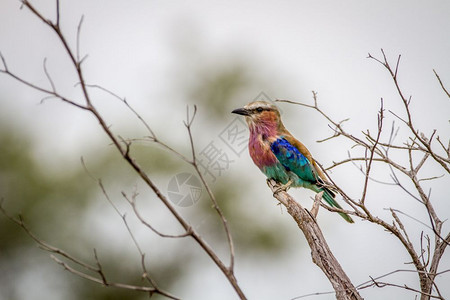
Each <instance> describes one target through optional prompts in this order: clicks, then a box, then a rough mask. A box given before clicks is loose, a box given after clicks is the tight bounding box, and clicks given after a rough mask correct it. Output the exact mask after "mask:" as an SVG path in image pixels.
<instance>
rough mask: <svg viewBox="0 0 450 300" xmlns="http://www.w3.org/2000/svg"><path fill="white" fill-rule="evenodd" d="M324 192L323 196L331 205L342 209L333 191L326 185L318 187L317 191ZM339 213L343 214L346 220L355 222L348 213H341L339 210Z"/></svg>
mask: <svg viewBox="0 0 450 300" xmlns="http://www.w3.org/2000/svg"><path fill="white" fill-rule="evenodd" d="M322 191H323V192H324V193H323V195H322V198H323V199H324V200H325V201H326V202H327V203H328V204H329V205H330V206H331V207H335V208H340V209H342V206H340V205H339V203H337V202H336V200H335V199H334V193H333V192H332V191H330V190H329V189H328V188H326V187H317V192H322ZM338 214H340V215H341V217H342V218H344V220H345V221H347V222H349V223H354V221H353V219H352V218H351V217H350V216H349V215H347V214H346V213H340V212H338Z"/></svg>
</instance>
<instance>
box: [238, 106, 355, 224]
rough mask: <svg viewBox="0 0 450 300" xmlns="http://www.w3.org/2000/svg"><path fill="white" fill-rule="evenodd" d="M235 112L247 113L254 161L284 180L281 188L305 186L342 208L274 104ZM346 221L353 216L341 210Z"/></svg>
mask: <svg viewBox="0 0 450 300" xmlns="http://www.w3.org/2000/svg"><path fill="white" fill-rule="evenodd" d="M232 113H235V114H238V115H243V116H245V120H246V121H247V124H248V127H249V129H250V138H249V141H248V150H249V152H250V156H251V158H252V159H253V162H254V163H255V165H256V166H258V168H259V169H260V170H261V171H262V172H263V173H264V174H265V175H266V176H267V178H269V179H275V180H276V181H277V182H279V183H281V184H282V186H281V187H280V188H279V190H285V191H286V190H287V189H288V188H289V187H291V186H292V187H304V188H307V189H310V190H312V191H314V192H316V193H319V192H322V191H323V195H322V198H323V199H324V200H325V201H326V202H327V203H328V204H329V205H331V206H332V207H336V208H341V206H340V205H339V204H338V203H337V202H336V200H335V199H334V196H335V194H334V192H332V191H331V190H330V189H329V188H328V187H327V186H326V183H325V182H326V177H325V174H324V173H323V172H322V171H321V170H320V169H319V167H318V166H317V164H316V162H315V161H314V159H313V158H312V156H311V153H309V151H308V149H307V148H306V147H305V146H304V145H303V144H302V143H300V142H299V141H298V140H296V139H295V138H294V137H293V136H292V134H291V133H290V132H289V131H287V129H286V128H285V127H284V125H283V122H282V121H281V117H280V112H279V110H278V108H277V107H276V106H275V105H272V104H270V103H268V102H265V101H255V102H251V103H249V104H247V105H245V106H244V107H243V108H238V109H235V110H233V111H232ZM339 214H340V215H341V216H342V217H343V218H344V219H345V220H346V221H347V222H349V223H353V220H352V218H351V217H350V216H349V215H347V214H345V213H339Z"/></svg>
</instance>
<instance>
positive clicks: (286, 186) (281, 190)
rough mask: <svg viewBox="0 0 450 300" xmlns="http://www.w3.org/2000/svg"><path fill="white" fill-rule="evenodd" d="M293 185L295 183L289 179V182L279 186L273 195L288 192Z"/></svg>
mask: <svg viewBox="0 0 450 300" xmlns="http://www.w3.org/2000/svg"><path fill="white" fill-rule="evenodd" d="M292 183H294V181H293V180H292V179H289V181H288V182H287V183H286V184H283V185H281V186H279V187H278V188H277V189H276V190H275V191H273V195H274V196H275V194H277V193H279V192H287V190H288V189H289V188H290V187H291V185H292Z"/></svg>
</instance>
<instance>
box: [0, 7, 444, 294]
mask: <svg viewBox="0 0 450 300" xmlns="http://www.w3.org/2000/svg"><path fill="white" fill-rule="evenodd" d="M53 2H54V1H50V0H46V1H39V0H35V1H32V3H35V5H36V6H37V7H38V8H39V9H41V10H42V11H43V13H44V15H47V16H52V17H53V16H54V3H53ZM19 7H20V3H19V1H13V0H1V1H0V51H1V52H2V54H3V55H4V57H5V58H6V60H7V62H8V67H9V68H10V69H11V70H13V71H14V72H16V73H18V74H21V75H23V76H24V77H25V78H27V79H28V80H30V81H32V82H35V83H38V84H41V85H45V86H48V82H47V81H46V78H45V76H44V73H43V69H42V61H43V58H44V57H47V59H48V60H47V65H48V68H49V71H50V72H51V74H52V76H53V78H54V80H55V84H56V85H57V86H58V89H59V90H60V91H62V93H64V94H66V95H70V96H76V95H78V94H77V92H76V91H75V89H74V88H73V84H74V83H75V82H76V79H75V77H74V73H73V72H72V70H71V69H70V64H69V63H68V60H67V58H66V57H65V56H64V53H63V50H62V48H61V46H60V45H59V43H58V41H57V39H56V37H55V35H54V34H53V33H52V32H50V31H49V30H48V29H47V28H46V27H45V26H44V24H42V22H40V21H38V20H37V19H36V18H34V17H32V16H31V14H30V12H29V11H28V10H27V9H22V10H20V9H19ZM61 10H62V13H61V21H62V26H63V29H64V31H65V32H66V36H67V37H68V39H69V41H70V42H71V46H72V47H74V45H75V34H76V27H77V24H78V22H79V20H80V17H81V15H84V22H83V27H82V34H81V52H82V54H88V58H87V60H86V61H85V63H84V65H83V66H84V70H85V75H86V78H87V82H88V83H93V84H99V85H102V86H104V87H106V88H109V89H112V90H113V91H114V92H115V93H117V94H119V95H121V96H126V97H127V99H128V101H129V102H130V104H131V105H133V106H134V107H135V109H136V110H137V111H139V112H140V114H141V115H142V116H143V117H144V118H146V119H147V120H149V123H151V125H152V126H153V127H154V129H155V130H156V131H157V132H162V133H166V132H168V133H170V134H167V136H168V137H167V138H168V140H169V141H170V142H172V143H174V144H178V145H182V144H184V143H185V142H186V141H187V140H186V136H185V130H184V127H183V125H182V120H183V119H184V118H185V113H186V111H185V107H186V104H195V100H194V101H192V100H186V97H185V95H184V94H183V92H184V91H185V90H182V89H180V88H178V87H180V86H183V87H186V86H189V85H196V84H199V82H200V83H201V81H202V80H205V78H201V77H199V76H198V74H199V72H198V69H199V66H200V67H201V66H204V67H205V68H214V67H220V68H223V69H225V70H226V69H227V67H228V66H227V63H228V62H230V61H233V60H237V61H243V62H246V63H248V64H249V65H250V66H252V67H251V68H250V70H249V72H250V75H251V76H255V77H257V78H259V79H260V82H266V83H267V85H261V86H255V87H254V90H248V89H247V90H245V91H243V92H242V93H241V95H239V97H240V98H239V99H235V101H234V103H224V105H226V106H227V109H226V111H231V110H232V109H234V108H236V105H237V106H243V105H244V104H246V103H247V102H249V101H251V100H252V99H253V98H255V97H256V96H257V95H258V94H259V93H260V92H261V91H263V92H265V93H266V94H267V95H269V96H270V97H272V98H274V99H275V98H278V99H290V100H297V101H304V102H309V101H312V100H311V90H315V91H318V92H319V101H320V104H321V105H323V108H324V109H325V110H326V111H328V112H330V113H331V115H332V116H333V117H334V118H336V119H344V118H347V117H350V118H351V120H350V121H349V122H348V125H347V126H348V129H349V130H350V131H352V132H355V133H356V134H359V132H360V131H361V130H364V129H367V128H369V129H371V130H372V131H373V130H375V128H376V112H377V110H378V108H379V100H380V98H381V97H383V98H384V101H385V106H386V108H387V109H392V110H396V111H400V112H402V111H401V106H400V105H399V103H400V102H399V98H398V97H397V94H396V93H395V90H394V86H393V83H392V81H391V80H390V79H389V76H388V73H387V72H386V70H385V69H384V68H383V67H382V66H381V65H379V64H377V63H375V62H374V61H372V60H369V59H367V58H366V57H367V54H368V53H369V52H370V53H371V54H372V55H374V56H377V57H380V56H381V53H380V48H383V49H384V50H385V52H386V54H387V55H388V58H389V59H390V60H391V62H392V64H395V60H396V58H397V55H398V54H401V55H402V58H401V65H400V70H399V77H400V79H399V81H400V84H401V85H402V87H403V90H404V92H405V94H406V95H408V96H409V95H413V98H412V99H413V100H412V112H413V114H414V115H415V116H416V122H417V125H418V127H420V128H421V129H422V130H423V131H424V132H426V133H428V134H429V133H431V131H432V129H438V130H439V133H440V134H441V136H442V137H444V140H445V139H448V136H449V134H450V130H449V122H448V119H449V118H448V116H450V101H449V99H448V97H447V96H446V95H445V94H444V93H443V91H442V90H441V89H440V87H439V84H438V82H437V80H436V78H435V77H434V74H433V72H432V70H433V69H436V71H437V72H438V73H439V75H440V76H441V79H442V80H443V81H444V83H446V84H447V88H450V59H449V54H450V35H449V32H450V17H449V16H450V2H449V1H376V2H375V1H246V2H242V1H138V0H132V1H118V0H114V1H100V0H99V1H92V0H91V1H88V0H84V1H61ZM0 91H1V95H2V96H1V102H0V118H2V119H8V120H11V121H13V124H14V125H13V126H12V127H11V130H19V129H23V130H25V131H27V132H29V133H31V134H32V136H33V137H34V139H35V141H36V143H37V147H36V149H35V155H36V157H39V158H40V159H41V161H42V163H43V164H46V165H48V166H49V172H51V169H52V168H59V167H60V165H61V164H73V165H75V164H79V157H80V156H81V155H86V153H89V152H92V151H94V152H95V151H99V150H98V148H97V150H96V148H95V147H94V146H93V145H102V146H105V145H106V144H107V141H106V139H105V138H104V136H103V133H102V132H101V131H100V130H99V128H98V126H97V123H96V122H95V121H94V120H93V119H92V117H91V116H90V115H88V114H85V113H84V112H82V111H80V110H77V109H75V108H73V107H70V106H68V105H66V104H62V103H60V102H58V101H57V100H48V101H46V102H45V103H44V104H43V105H38V104H39V101H40V99H41V98H42V95H41V94H39V93H36V92H34V91H33V90H31V89H29V88H26V87H24V86H23V85H21V84H19V83H17V82H15V81H13V80H12V79H10V78H7V77H6V76H0ZM92 94H93V96H94V97H97V98H96V99H97V100H96V101H97V102H96V103H97V105H98V107H99V109H100V110H101V112H102V113H104V114H105V116H106V118H107V119H108V120H109V122H110V123H111V124H112V125H113V128H114V127H116V126H117V127H116V128H118V129H117V130H118V131H119V132H120V130H121V129H120V128H121V125H124V124H133V123H129V122H128V120H129V119H130V118H131V117H132V115H131V114H129V112H124V109H123V106H122V105H120V104H119V103H116V102H114V101H113V102H111V99H108V98H107V97H105V95H104V94H101V93H97V92H93V93H92ZM107 99H108V100H107ZM228 106H229V107H228ZM280 107H281V108H282V109H283V111H284V115H283V116H284V117H285V125H286V126H287V127H288V128H289V129H290V131H291V132H292V133H294V134H296V133H298V134H300V132H301V133H302V134H303V136H298V135H297V134H296V135H297V137H298V138H299V139H300V140H302V141H303V142H304V143H305V144H306V145H308V147H309V148H310V150H311V151H312V152H313V153H314V154H315V156H316V157H319V158H320V160H321V162H322V163H324V164H325V165H329V164H330V163H331V162H332V161H333V160H338V159H339V158H345V157H346V155H347V152H346V151H347V150H346V149H347V146H348V145H342V144H340V143H339V142H334V143H333V142H332V143H331V144H323V143H322V144H317V143H316V140H318V139H321V138H324V137H326V136H327V135H328V134H330V131H329V129H328V127H327V124H326V122H324V121H323V120H322V119H320V117H319V115H317V114H313V113H312V112H309V111H306V110H305V109H304V108H300V107H296V106H289V105H287V104H280ZM198 114H199V122H200V123H199V124H200V125H201V124H202V120H207V119H208V117H209V116H208V107H206V106H204V105H203V106H199V107H198ZM389 117H390V118H391V120H392V116H391V115H390V116H389ZM233 118H234V116H233V115H231V114H230V115H229V116H228V119H225V121H223V119H222V120H220V122H222V123H219V124H217V127H216V128H212V129H211V128H202V127H201V126H198V127H197V128H196V130H197V137H198V141H199V144H200V146H199V147H200V148H201V146H204V145H206V144H207V143H208V142H209V141H211V140H214V139H217V135H218V134H219V133H220V131H221V130H222V129H223V128H224V127H226V126H227V124H228V123H229V122H231V121H232V120H233ZM136 124H137V123H136ZM136 124H135V125H136ZM135 125H129V126H135ZM136 126H137V125H136ZM127 130H128V131H126V130H124V132H129V127H128V129H127ZM402 133H404V132H401V133H400V136H401V134H402ZM55 136H57V137H58V138H57V139H55ZM399 140H401V139H400V137H399ZM2 146H5V145H2ZM93 147H94V149H93ZM49 152H51V153H53V155H51V156H49V155H45V154H46V153H49ZM433 170H434V169H433V167H430V172H433ZM377 175H379V177H378V179H384V180H385V181H386V180H389V178H385V177H382V176H385V175H383V174H382V173H376V172H375V174H374V177H377ZM224 176H231V177H235V176H242V177H243V180H248V182H249V189H250V191H254V193H258V195H260V196H259V197H255V199H260V200H261V202H262V203H261V206H262V208H261V207H259V208H256V209H254V210H255V213H262V212H264V213H267V216H263V218H266V219H267V221H268V222H270V221H271V218H274V219H277V220H284V222H293V221H292V220H291V219H290V217H289V216H288V215H287V214H286V213H283V214H280V209H279V208H278V207H276V206H275V205H274V203H273V201H274V200H273V199H272V198H271V194H270V192H269V190H268V189H267V188H266V187H265V180H264V177H263V176H262V174H260V172H259V171H258V170H257V168H256V167H254V166H253V165H252V163H251V160H250V158H249V156H248V154H247V153H246V152H245V153H244V154H243V155H242V156H240V157H238V158H236V162H235V163H234V164H231V166H230V169H229V170H228V171H227V172H226V174H224ZM332 176H333V177H334V178H336V180H337V182H338V183H340V184H342V185H343V186H344V189H345V190H347V191H349V192H350V193H354V195H358V193H359V192H360V190H359V187H360V185H358V183H360V182H362V178H361V177H360V176H359V177H358V171H357V170H353V173H352V174H349V173H347V171H346V170H343V171H341V172H339V171H335V172H334V173H333V174H332ZM165 180H166V179H161V180H159V183H160V184H161V185H162V186H164V184H165ZM219 180H220V179H219ZM448 185H449V182H448V176H447V177H444V178H443V179H439V180H437V181H436V182H435V186H433V195H434V197H435V198H433V200H434V201H435V205H436V207H437V208H438V209H440V211H441V217H442V219H446V218H448V216H449V215H450V209H449V205H448V201H449V197H448V194H447V193H446V192H445V187H447V186H448ZM391 192H392V194H390V195H389V196H390V199H391V198H395V195H397V194H398V195H401V196H404V194H402V193H401V192H400V191H398V189H394V188H393V189H392V191H391ZM294 194H295V195H299V197H300V196H301V195H303V196H304V195H308V196H309V195H311V194H308V193H304V192H302V191H295V192H294ZM384 196H386V195H383V194H377V193H376V192H374V193H373V194H372V197H371V198H369V200H370V201H372V204H371V205H372V207H373V208H374V209H375V210H377V211H379V215H380V216H387V214H386V212H385V211H384V210H383V208H386V207H389V206H391V205H392V203H389V202H387V200H386V197H384ZM391 196H392V197H391ZM304 203H305V205H310V203H309V202H306V201H305V202H304ZM306 203H307V204H306ZM258 205H259V203H258ZM395 205H396V207H400V208H402V209H404V210H405V211H407V212H408V213H410V214H412V215H415V216H417V217H418V218H422V219H423V220H426V215H424V214H423V212H422V211H421V210H420V206H419V205H416V204H411V205H410V204H408V203H407V204H404V203H398V204H395ZM319 220H320V221H321V222H322V228H323V231H324V235H325V237H326V238H327V240H328V242H329V244H330V247H331V249H332V251H334V253H335V255H336V256H337V258H338V259H339V261H340V262H341V264H342V265H343V267H344V270H346V272H347V274H348V275H349V277H350V278H351V279H352V281H353V283H354V284H356V285H357V284H359V283H362V282H364V281H366V280H369V276H378V275H382V274H385V273H388V272H390V271H393V270H396V269H403V268H407V267H409V266H408V265H405V264H404V262H407V261H408V257H407V255H406V252H405V250H404V249H403V248H401V247H400V246H399V243H398V242H397V240H395V239H393V238H391V237H390V236H389V234H387V233H386V232H383V231H382V230H381V229H379V228H377V227H375V226H373V225H370V224H367V222H360V221H358V222H357V223H356V224H355V225H348V224H345V222H336V223H334V221H340V220H337V219H336V218H332V217H330V214H328V213H326V212H321V219H319ZM116 221H117V220H116ZM406 223H407V224H409V225H411V226H412V228H414V226H416V227H417V228H415V229H413V230H416V233H417V236H415V241H416V242H417V240H418V236H419V234H420V230H422V228H421V227H420V226H419V225H418V224H417V223H414V222H410V221H406ZM293 225H295V224H293ZM446 225H447V227H446V228H447V230H448V229H449V227H448V224H446ZM292 228H293V229H292V231H290V232H289V233H288V234H292V239H298V240H299V241H298V244H299V245H301V244H303V242H304V241H303V240H304V238H303V236H302V235H301V233H300V232H299V231H296V230H295V227H294V226H292ZM236 259H237V265H236V276H237V277H238V279H239V282H240V283H241V286H242V288H243V289H244V291H245V292H246V294H247V296H248V297H249V298H250V299H291V298H293V297H296V296H301V295H305V294H309V293H315V292H323V291H330V290H331V286H330V285H329V283H328V282H327V280H326V278H325V277H324V276H323V275H322V274H321V272H320V270H319V269H318V268H317V267H316V266H315V265H313V264H312V262H311V258H310V253H309V250H308V249H306V248H304V247H303V248H302V250H301V251H296V249H290V251H289V253H286V256H285V257H284V259H283V260H276V261H271V260H270V259H267V257H264V258H262V259H261V258H258V257H255V258H239V256H238V257H237V258H236ZM446 268H450V256H449V254H448V253H447V254H446V255H445V256H444V258H443V260H442V264H441V270H443V269H446ZM449 278H450V277H449V275H448V274H447V275H445V276H443V277H441V278H439V279H438V280H440V282H441V289H442V290H441V292H442V293H443V295H447V297H450V286H449V285H448V284H445V282H449ZM190 279H191V281H189V282H186V283H183V284H182V285H181V286H180V287H178V288H179V290H178V292H179V293H178V294H179V295H182V296H184V297H183V298H185V299H233V298H234V297H235V295H234V292H233V291H232V290H231V288H230V286H229V284H228V282H227V281H226V280H225V279H224V277H223V276H222V275H221V274H219V273H218V272H217V271H216V270H215V269H214V267H211V266H210V265H208V267H204V268H203V267H199V270H198V272H195V276H193V278H190ZM389 279H390V280H392V281H393V282H396V283H400V284H403V283H406V284H408V285H411V286H414V287H417V286H418V283H417V280H416V276H415V275H407V274H401V275H396V276H393V277H390V278H389ZM442 283H444V284H442ZM205 285H206V288H207V289H208V290H209V293H207V294H202V293H199V291H198V290H199V287H200V286H203V288H205ZM36 288H41V287H39V286H37V287H36ZM59 292H61V293H63V294H64V292H63V291H59ZM46 293H49V295H48V296H49V297H44V298H42V299H58V298H59V297H60V296H61V294H57V293H58V291H45V290H41V291H39V295H46ZM50 293H51V294H50ZM174 293H175V294H177V293H176V291H175V292H174ZM361 294H362V296H363V297H365V298H366V299H387V298H386V297H388V298H392V299H393V298H394V297H395V296H396V295H397V297H400V298H401V299H412V298H413V294H412V293H408V292H404V291H403V290H397V289H394V288H384V289H376V288H371V289H366V290H363V291H362V292H361ZM400 298H396V299H400ZM307 299H333V295H325V296H317V297H311V298H307Z"/></svg>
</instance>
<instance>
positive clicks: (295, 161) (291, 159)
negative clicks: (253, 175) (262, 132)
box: [270, 138, 317, 183]
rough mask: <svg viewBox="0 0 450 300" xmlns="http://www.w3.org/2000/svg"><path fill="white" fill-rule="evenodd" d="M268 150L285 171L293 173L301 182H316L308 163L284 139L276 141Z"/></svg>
mask: <svg viewBox="0 0 450 300" xmlns="http://www.w3.org/2000/svg"><path fill="white" fill-rule="evenodd" d="M270 149H271V150H272V152H273V153H274V154H275V156H276V157H277V159H278V160H279V161H280V163H281V164H282V165H283V166H284V167H285V168H286V170H288V171H292V172H294V173H295V174H297V176H298V177H299V178H300V179H302V180H305V181H310V182H312V183H315V182H316V181H317V178H316V176H315V175H314V172H313V167H312V165H311V163H310V161H309V160H308V159H307V158H306V157H305V156H304V155H303V154H302V153H300V151H299V150H298V149H297V148H296V147H295V146H293V145H292V144H291V143H289V142H288V141H287V140H286V139H284V138H279V139H277V140H276V141H275V142H273V143H272V145H271V146H270Z"/></svg>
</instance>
